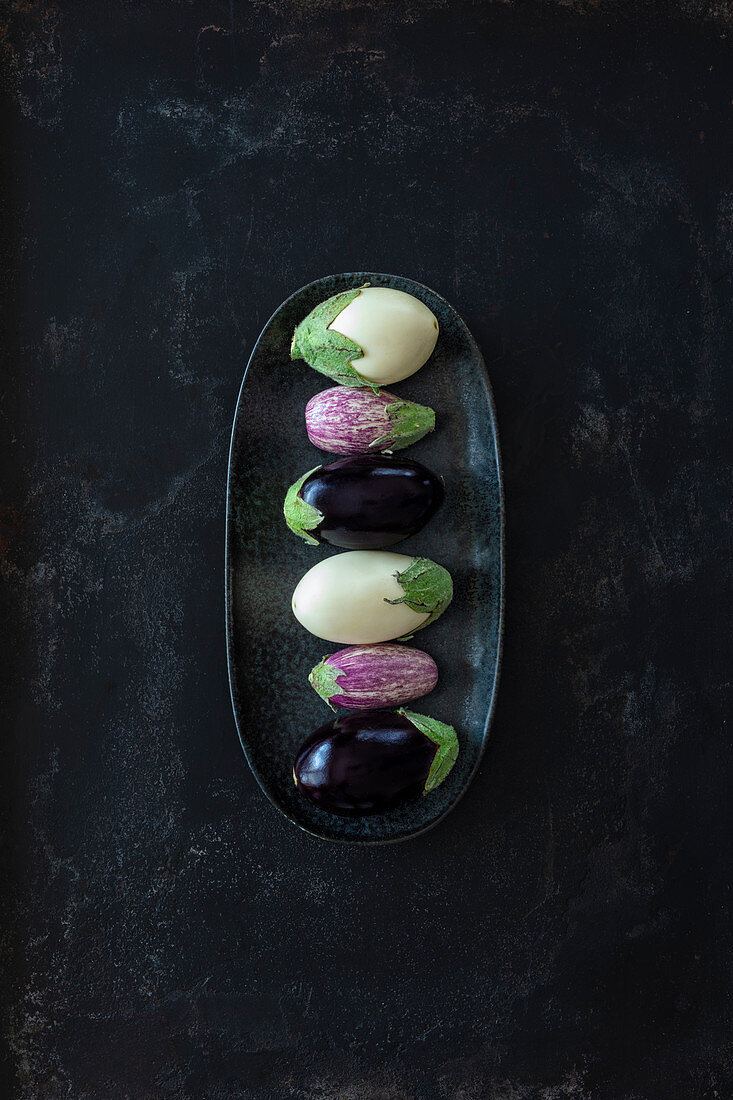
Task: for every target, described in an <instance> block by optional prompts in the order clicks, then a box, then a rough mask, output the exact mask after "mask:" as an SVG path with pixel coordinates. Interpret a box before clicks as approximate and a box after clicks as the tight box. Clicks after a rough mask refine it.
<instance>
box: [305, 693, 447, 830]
mask: <svg viewBox="0 0 733 1100" xmlns="http://www.w3.org/2000/svg"><path fill="white" fill-rule="evenodd" d="M457 756H458V739H457V737H456V732H455V730H454V729H453V727H452V726H448V725H446V724H445V723H443V722H438V721H436V719H433V718H428V717H426V716H425V715H421V714H414V713H413V712H412V711H407V710H399V711H396V712H389V711H380V710H368V711H361V712H360V713H358V714H344V715H340V716H339V717H338V718H335V719H333V721H331V722H326V724H325V725H323V726H321V727H320V728H319V729H317V730H316V731H315V733H313V734H311V736H310V737H309V738H308V739H307V740H306V741H305V742H304V743H303V744H302V745H301V747H300V749H299V750H298V753H297V755H296V757H295V763H294V766H293V778H294V780H295V785H296V787H297V788H298V790H299V791H300V793H301V794H302V795H304V796H305V797H306V798H308V799H310V801H311V802H314V803H315V804H316V805H317V806H319V807H320V808H321V809H322V810H327V811H329V812H330V813H335V814H343V815H351V816H353V815H365V814H378V813H384V812H386V811H387V810H391V809H394V808H395V807H396V806H399V805H400V804H401V803H403V802H406V801H408V800H409V799H412V798H417V797H418V796H419V795H420V794H427V793H428V792H429V791H431V790H433V789H434V788H435V787H437V786H438V785H439V784H440V783H442V782H443V780H444V779H445V777H446V776H447V775H448V773H449V771H450V770H451V768H452V767H453V765H454V763H455V761H456V758H457Z"/></svg>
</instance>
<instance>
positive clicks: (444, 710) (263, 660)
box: [226, 272, 504, 844]
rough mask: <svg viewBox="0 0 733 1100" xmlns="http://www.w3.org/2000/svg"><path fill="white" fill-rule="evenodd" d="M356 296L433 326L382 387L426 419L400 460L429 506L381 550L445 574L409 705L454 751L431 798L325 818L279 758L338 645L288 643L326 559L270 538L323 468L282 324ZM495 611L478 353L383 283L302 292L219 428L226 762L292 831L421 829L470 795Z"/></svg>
mask: <svg viewBox="0 0 733 1100" xmlns="http://www.w3.org/2000/svg"><path fill="white" fill-rule="evenodd" d="M367 282H368V283H370V284H371V285H372V286H390V287H394V288H395V289H397V290H404V291H407V292H408V293H409V294H413V295H415V297H417V298H420V299H421V300H422V301H423V302H425V304H426V305H428V306H429V307H430V309H431V310H432V311H433V313H434V314H435V316H436V317H437V318H438V322H439V324H440V336H439V338H438V343H437V346H436V349H435V352H434V353H433V355H432V356H431V358H430V359H429V360H428V362H427V364H426V365H425V366H424V367H423V368H422V370H420V371H419V372H418V373H417V374H415V375H413V376H412V377H411V378H407V379H405V381H404V382H398V383H396V384H395V385H394V386H389V387H387V388H388V389H389V390H390V391H392V390H394V392H395V393H397V394H398V395H399V396H400V397H405V398H409V399H410V400H412V401H417V402H419V403H420V404H422V405H430V406H431V407H432V408H434V409H435V413H436V430H435V432H433V433H432V434H430V435H428V436H426V437H425V438H423V439H421V440H420V441H419V442H418V443H416V444H414V445H413V446H412V447H410V449H409V452H408V451H405V452H404V454H409V456H410V458H415V459H417V460H418V461H419V462H422V463H424V464H425V465H426V466H428V467H429V468H430V469H431V470H434V471H435V473H437V474H441V475H442V476H443V477H444V478H445V490H446V491H445V502H444V504H443V507H442V508H441V510H440V512H439V513H438V514H437V515H436V516H435V517H434V519H433V520H432V521H431V523H429V524H428V526H427V527H426V528H425V529H424V530H423V531H421V532H419V533H418V534H417V535H414V536H413V537H411V538H409V539H406V540H405V541H404V542H401V543H399V544H398V545H396V546H394V547H391V548H390V549H393V550H395V551H396V552H398V553H401V554H413V555H415V556H416V557H426V558H431V559H433V560H434V561H437V562H439V563H440V564H441V565H444V566H445V567H446V568H447V569H448V570H449V571H450V572H451V574H452V575H453V581H454V589H455V595H454V598H453V603H452V604H451V605H450V607H449V608H448V610H447V611H446V612H445V613H444V614H443V616H442V617H441V618H440V619H438V620H437V622H435V623H433V624H431V625H430V626H428V627H427V628H426V629H425V631H423V632H421V633H420V634H419V635H418V636H417V639H416V641H415V642H414V643H412V644H416V645H417V646H418V647H419V648H420V649H425V650H427V652H429V653H430V654H431V655H432V656H433V658H434V659H435V661H436V662H437V665H438V669H439V671H440V679H439V681H438V686H437V687H436V689H435V690H434V691H433V692H431V694H430V695H427V696H425V697H424V698H422V699H417V700H415V701H414V702H413V703H410V704H409V706H410V708H411V709H413V710H415V711H417V712H418V713H420V714H427V715H430V716H431V717H433V718H438V719H440V721H442V722H448V723H450V724H451V725H453V726H455V727H456V730H457V732H458V739H459V743H460V752H459V756H458V760H457V762H456V765H455V767H454V768H453V769H452V771H451V772H450V773H449V775H448V777H447V779H446V780H445V782H444V783H442V784H441V786H439V787H438V788H437V789H436V790H434V791H432V792H431V793H430V794H427V795H424V796H423V797H422V798H420V799H418V800H417V801H413V802H410V803H408V804H406V805H404V806H402V807H400V808H399V809H397V810H393V811H391V812H390V813H387V814H381V815H376V816H373V817H361V818H349V817H338V816H335V815H332V814H328V813H326V812H325V811H323V810H319V809H318V808H317V807H316V806H314V805H312V804H311V803H309V802H306V801H305V799H303V798H302V797H301V796H300V795H299V794H298V792H297V791H296V789H295V785H294V783H293V775H292V765H293V758H294V756H295V752H296V750H297V748H298V747H299V746H300V744H301V742H302V741H303V740H304V739H305V737H306V736H307V735H308V734H309V733H311V732H312V731H313V730H314V729H316V728H317V727H318V726H320V725H322V724H323V723H324V722H327V721H329V720H330V718H331V717H332V716H333V715H332V712H331V711H330V710H329V709H328V708H327V707H326V706H325V704H324V703H323V702H322V700H321V699H320V698H319V697H318V695H316V693H315V692H314V691H313V689H312V688H311V687H310V685H309V683H308V673H309V672H310V670H311V668H312V667H313V666H314V665H315V664H317V663H318V661H319V660H320V659H321V658H322V657H323V656H325V655H326V654H327V653H332V652H334V651H335V650H336V649H338V648H339V646H338V645H336V644H333V643H329V642H322V641H320V640H319V639H318V638H315V637H313V636H312V635H311V634H309V633H308V632H307V631H306V630H304V629H303V628H302V627H301V626H300V625H299V624H298V622H297V621H296V620H295V618H294V616H293V614H292V611H291V609H290V599H291V596H292V592H293V589H294V588H295V585H296V584H297V582H298V581H299V580H300V578H301V577H302V575H303V574H304V573H305V572H306V570H308V569H309V568H310V567H311V566H312V565H315V563H316V562H317V561H320V560H321V559H322V558H324V557H326V556H329V555H330V554H332V553H338V551H335V550H333V549H332V548H329V547H325V546H317V547H315V546H308V545H306V544H305V543H304V542H303V541H302V540H301V539H299V538H297V537H296V536H295V535H294V534H293V533H292V532H291V531H290V530H289V529H288V527H287V526H286V524H285V520H284V518H283V514H282V507H283V500H284V497H285V493H286V492H287V489H288V487H289V486H290V485H291V484H292V482H293V481H294V480H295V478H297V476H298V475H299V474H301V473H302V471H303V470H307V469H311V468H312V467H314V466H317V465H319V464H320V463H323V462H327V461H329V459H328V457H327V455H326V453H325V452H323V451H319V450H317V449H316V448H315V447H313V446H312V445H311V443H310V442H309V440H308V436H307V434H306V430H305V420H304V409H305V405H306V402H307V401H308V400H309V398H311V397H312V396H313V394H315V393H318V392H320V391H321V390H323V389H326V388H327V387H328V386H329V385H331V384H332V383H331V381H330V380H329V379H328V378H325V377H324V376H323V375H320V374H318V373H317V372H316V371H313V370H311V368H310V367H309V366H308V365H307V364H306V363H305V362H302V361H297V362H293V361H291V359H290V343H291V340H292V336H293V331H294V329H295V327H296V325H297V324H298V323H299V322H300V321H302V319H303V318H304V317H305V316H306V314H307V313H308V312H309V311H310V310H311V309H312V308H313V307H314V306H315V305H317V303H318V302H320V301H323V299H324V298H328V297H330V296H331V295H333V294H338V293H340V292H342V291H345V290H349V289H351V288H354V287H358V286H361V285H363V284H364V283H367ZM503 612H504V502H503V493H502V479H501V461H500V456H499V442H498V436H497V430H496V414H495V410H494V402H493V398H492V394H491V387H490V384H489V380H488V377H487V374H486V368H485V365H484V361H483V358H482V356H481V352H480V351H479V349H478V347H477V345H476V342H475V341H474V339H473V337H472V336H471V334H470V332H469V331H468V329H467V328H466V326H465V324H464V323H463V321H462V320H461V318H460V317H459V316H458V314H457V313H456V311H455V310H454V309H453V308H452V306H450V305H449V304H448V302H446V301H445V300H444V299H443V298H441V297H440V296H439V295H438V294H436V293H435V292H434V291H432V290H429V289H428V288H427V287H425V286H422V285H421V284H420V283H415V282H413V281H412V280H411V279H405V278H402V277H401V276H397V275H378V274H373V273H369V272H356V273H350V274H344V275H332V276H329V277H327V278H325V279H317V280H316V281H315V282H312V283H309V284H308V285H307V286H304V287H302V288H301V289H300V290H298V291H296V293H295V294H293V295H292V296H291V297H290V298H288V299H287V301H285V302H283V304H282V305H281V306H280V307H279V309H277V310H276V311H275V313H274V314H273V315H272V317H271V318H270V320H269V321H268V322H267V324H266V325H265V328H264V329H263V331H262V333H261V334H260V337H259V339H258V341H257V343H256V345H255V347H254V349H253V351H252V355H251V357H250V360H249V363H248V365H247V369H246V371H245V374H244V378H243V380H242V387H241V390H240V393H239V400H238V402H237V410H236V414H235V417H234V427H233V431H232V441H231V448H230V452H229V475H228V485H227V533H226V617H227V657H228V663H229V684H230V688H231V694H232V705H233V707H234V716H235V720H236V724H237V730H238V732H239V738H240V741H241V743H242V748H243V749H244V752H245V754H246V757H247V760H248V761H249V764H250V767H251V768H252V771H253V772H254V775H255V777H256V779H257V781H258V783H259V785H260V787H261V788H262V790H263V791H264V792H265V794H266V795H267V796H268V798H269V799H270V801H271V802H273V803H274V804H275V805H276V806H277V808H278V809H279V810H281V811H282V812H283V813H284V814H285V815H286V816H287V817H288V818H289V819H290V820H291V821H292V822H293V823H294V824H295V825H298V826H299V827H300V828H302V829H305V830H306V831H307V832H309V833H312V834H314V835H315V836H319V837H322V838H324V839H326V840H336V841H346V842H353V843H362V844H364V843H366V844H380V843H381V844H384V843H388V842H391V841H397V840H406V839H408V838H409V837H412V836H416V835H417V834H418V833H422V832H424V831H425V830H426V829H429V828H431V827H432V826H433V825H435V824H437V822H438V821H440V819H441V818H442V817H444V816H445V814H447V813H448V811H449V810H451V809H452V808H453V806H455V804H456V802H457V801H458V799H459V798H460V797H461V795H462V794H463V792H464V791H465V790H466V788H467V786H468V784H469V783H470V781H471V779H472V777H473V774H474V772H475V771H476V768H477V767H478V764H479V761H480V760H481V756H482V754H483V751H484V748H485V745H486V741H487V738H488V734H489V727H490V725H491V719H492V715H493V710H494V703H495V699H496V691H497V684H498V676H499V664H500V660H501V639H502V622H503Z"/></svg>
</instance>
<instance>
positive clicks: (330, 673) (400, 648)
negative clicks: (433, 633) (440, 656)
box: [308, 645, 438, 710]
mask: <svg viewBox="0 0 733 1100" xmlns="http://www.w3.org/2000/svg"><path fill="white" fill-rule="evenodd" d="M308 679H309V680H310V683H311V686H312V687H313V688H314V689H315V690H316V691H317V692H318V694H319V695H320V697H321V699H323V701H324V702H326V703H328V705H329V707H331V708H332V709H333V710H336V707H346V709H347V710H370V709H371V708H372V707H395V706H397V705H398V704H399V703H409V702H410V700H411V699H419V698H420V696H421V695H427V694H428V692H430V691H432V690H433V688H434V687H435V685H436V684H437V682H438V669H437V666H436V664H435V661H434V660H433V658H432V657H431V656H430V654H429V653H423V651H422V650H421V649H412V648H411V647H410V646H406V645H354V646H349V648H348V649H340V650H339V651H338V653H332V654H331V655H330V656H329V657H324V658H323V660H322V661H319V663H318V664H317V665H316V666H315V668H313V669H312V670H311V674H310V676H309V677H308Z"/></svg>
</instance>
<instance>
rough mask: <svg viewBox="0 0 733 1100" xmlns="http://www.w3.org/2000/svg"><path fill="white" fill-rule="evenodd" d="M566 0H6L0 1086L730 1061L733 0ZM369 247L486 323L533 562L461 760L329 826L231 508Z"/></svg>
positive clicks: (569, 1082) (512, 521)
mask: <svg viewBox="0 0 733 1100" xmlns="http://www.w3.org/2000/svg"><path fill="white" fill-rule="evenodd" d="M601 7H603V5H601ZM571 8H573V9H576V10H569V9H564V8H562V7H561V6H557V7H552V6H549V5H546V6H544V7H536V8H529V7H527V6H526V5H522V6H521V8H517V9H516V10H515V9H513V8H511V7H510V8H507V7H505V6H503V5H499V6H495V5H489V4H477V5H475V6H471V5H469V4H463V3H455V4H452V5H451V4H447V3H427V2H426V3H419V2H412V3H407V4H404V5H403V4H388V3H384V4H382V3H373V4H371V5H366V4H363V3H360V2H359V0H355V2H346V0H344V2H343V3H342V4H340V5H332V4H330V3H328V2H326V0H319V2H316V0H313V3H310V4H305V3H282V4H275V3H273V4H270V5H268V4H264V3H253V4H250V5H245V4H243V3H241V0H237V2H235V3H232V4H231V5H230V4H229V3H228V2H222V3H210V2H206V0H204V2H201V3H196V4H192V3H191V4H189V3H183V2H181V3H171V4H164V3H142V2H140V3H134V2H127V3H122V2H120V3H117V4H111V3H109V2H100V3H94V4H81V3H71V2H65V3H58V4H56V5H54V6H53V7H52V6H50V5H49V6H46V5H41V4H35V3H33V2H23V3H21V2H20V0H17V2H11V3H7V2H6V3H4V4H3V6H2V20H3V23H4V24H5V32H4V33H3V35H2V37H1V38H0V45H1V46H2V50H3V53H4V68H5V77H6V84H7V89H8V102H7V105H6V109H5V112H4V118H5V120H6V122H7V123H8V124H9V130H10V134H9V138H10V140H11V141H12V146H13V160H12V164H11V165H10V166H9V167H8V165H7V161H5V162H4V164H5V167H4V169H3V170H4V172H5V180H4V187H3V197H4V214H5V221H4V226H5V229H6V231H7V232H6V245H7V246H8V248H7V252H6V262H5V264H4V268H5V271H6V273H7V274H6V276H5V278H4V282H3V286H4V293H5V297H6V300H9V308H8V309H7V311H6V312H5V314H4V324H3V340H2V345H3V353H4V355H5V356H6V357H7V363H8V366H9V368H10V376H11V378H12V377H13V376H14V378H15V381H13V382H12V383H9V384H6V385H4V386H3V397H2V404H1V405H0V414H1V419H2V432H3V439H4V442H5V444H6V446H5V449H4V457H3V478H2V492H3V498H2V522H1V526H0V533H1V534H2V543H3V559H2V560H3V565H2V569H3V582H4V586H3V596H2V600H3V611H2V614H3V619H2V622H3V624H4V630H3V650H4V659H3V664H2V677H3V697H4V699H5V703H4V710H3V718H2V739H1V744H2V753H3V755H4V757H5V759H4V760H3V762H2V777H3V780H4V783H5V786H6V787H7V790H8V793H9V795H10V801H9V803H7V805H8V806H9V809H8V810H7V812H6V813H5V816H4V824H5V826H6V829H7V840H6V842H5V843H4V844H3V848H2V850H3V858H4V861H5V862H6V868H5V869H6V870H7V872H8V874H7V886H6V888H5V890H4V894H3V910H2V919H3V925H4V930H3V935H2V949H3V960H4V961H3V977H4V980H5V982H6V993H5V995H4V997H3V1010H4V1031H5V1034H6V1037H7V1042H8V1048H7V1053H8V1057H7V1061H6V1063H5V1068H4V1070H3V1073H4V1078H3V1081H2V1085H3V1095H11V1096H17V1097H22V1098H23V1100H27V1098H35V1097H41V1096H43V1097H54V1098H55V1097H67V1096H70V1097H74V1098H86V1097H114V1098H117V1097H130V1098H134V1100H140V1098H143V1097H145V1098H147V1097H192V1098H194V1097H195V1098H199V1097H207V1098H208V1097H212V1098H224V1097H227V1098H229V1097H242V1098H256V1100H261V1098H269V1097H273V1098H281V1097H284V1098H287V1097H294V1098H297V1100H345V1098H348V1100H377V1098H379V1100H408V1098H409V1100H443V1098H446V1097H450V1098H455V1100H484V1098H490V1100H559V1098H562V1100H564V1098H566V1097H568V1098H572V1100H627V1098H628V1100H632V1098H634V1100H697V1098H703V1097H704V1098H710V1100H712V1098H713V1097H721V1098H723V1097H727V1096H730V1095H731V1089H732V1087H733V1086H732V1084H731V1078H730V1064H731V1062H730V1048H729V1045H728V1044H729V1039H728V1034H729V1031H728V1028H727V1027H726V1022H725V1014H726V999H725V997H726V988H727V984H728V983H727V969H726V963H725V958H726V948H727V947H728V946H729V938H728V923H727V919H726V904H727V892H726V891H727V884H728V881H729V875H730V860H731V851H730V843H729V838H730V818H729V801H730V798H729V795H728V793H727V792H726V785H725V779H724V775H725V766H726V754H727V741H726V735H725V730H724V721H723V718H724V683H725V680H726V678H727V675H728V666H729V659H728V653H727V649H728V648H729V647H728V646H727V644H726V642H727V628H728V625H729V618H728V606H729V593H730V589H729V588H728V587H727V586H726V575H727V564H726V558H727V555H728V554H729V549H730V547H729V542H728V541H727V538H726V528H725V526H724V519H725V510H726V505H727V501H728V496H727V493H728V489H727V486H726V481H725V474H726V470H725V467H724V465H723V458H724V455H723V450H724V442H725V422H724V410H723V403H724V402H725V401H729V394H727V393H726V387H725V386H724V383H725V382H727V378H728V377H729V374H730V363H731V356H732V353H733V347H732V343H733V341H732V340H731V331H732V327H731V297H730V286H731V266H732V265H733V257H731V246H732V244H733V193H732V191H733V188H732V186H731V174H730V163H731V158H730V134H731V120H730V99H731V82H730V73H731V59H730V52H729V47H728V45H727V42H726V34H727V35H730V33H731V28H732V23H733V21H732V20H731V19H730V16H729V14H727V8H726V6H725V5H724V4H716V5H713V6H711V7H710V8H709V9H708V8H707V7H706V6H705V5H703V4H695V3H692V2H690V3H682V4H681V5H679V8H680V11H684V12H687V13H692V14H693V15H696V16H697V19H692V18H691V17H690V16H689V14H688V16H687V17H686V18H684V19H683V18H681V17H680V18H679V19H678V18H677V17H670V18H665V19H662V18H661V16H654V17H650V18H649V19H648V20H647V21H645V22H643V23H637V22H634V21H633V20H632V19H631V18H630V17H629V18H627V17H626V16H625V15H624V14H623V13H625V12H628V11H630V10H632V8H633V5H623V6H622V8H620V9H619V11H620V12H621V14H620V15H619V16H618V18H617V17H616V16H613V15H611V16H608V15H606V14H603V12H599V11H595V12H593V11H590V12H589V13H588V14H583V11H584V10H585V9H586V8H587V9H591V8H592V5H591V4H590V3H589V4H587V5H584V4H581V3H578V4H574V5H571ZM654 10H655V11H661V10H662V6H661V5H659V6H658V7H656V6H655V9H654ZM708 12H709V13H710V15H711V18H709V19H708V18H705V17H704V16H705V15H706V13H708ZM359 268H362V269H364V268H367V269H369V268H371V269H374V270H383V271H396V272H402V273H405V274H408V275H410V276H412V277H414V278H416V279H419V280H421V281H424V282H425V283H427V284H428V285H431V286H434V287H435V289H436V290H438V291H439V292H441V293H443V294H445V296H446V297H447V298H449V299H450V300H451V301H452V302H454V303H455V305H456V307H457V308H458V309H459V311H460V312H461V313H462V314H463V315H464V317H465V318H466V320H467V322H468V324H469V325H470V327H471V328H472V330H473V332H474V333H475V335H476V336H477V337H478V339H479V341H480V343H481V344H482V346H483V349H484V352H485V354H486V357H487V360H488V361H489V363H490V369H491V374H492V381H493V383H494V387H495V391H496V395H497V400H498V408H499V423H500V428H501V430H502V435H503V447H504V458H505V466H506V479H507V496H508V500H507V504H508V523H509V526H508V563H509V572H508V598H509V603H508V620H507V622H508V628H507V634H506V645H505V663H504V674H503V681H502V686H501V690H500V699H499V706H498V711H497V716H496V722H495V725H494V734H493V744H492V746H491V748H490V750H489V753H488V755H487V757H486V758H485V761H484V764H483V766H482V769H481V771H480V773H479V776H478V778H477V780H476V782H475V783H474V785H473V787H472V789H471V791H470V793H469V795H468V796H467V797H466V798H465V799H464V801H463V802H462V803H461V805H460V806H459V807H458V808H457V809H456V811H455V812H454V813H453V814H451V815H450V817H449V818H448V819H447V820H446V821H445V822H444V823H443V824H442V825H441V826H440V828H438V829H437V830H435V831H434V832H432V833H430V834H428V835H427V836H426V837H424V838H422V839H419V840H416V841H414V842H411V843H409V844H406V845H402V846H397V847H393V848H386V849H369V850H345V849H343V848H340V847H331V846H329V845H326V844H323V843H320V842H318V841H316V840H313V839H311V838H309V837H307V836H305V835H303V834H300V833H299V832H298V831H297V830H296V829H294V828H293V827H292V826H290V825H289V824H288V823H287V822H286V821H285V820H284V819H282V818H281V817H280V816H279V815H278V814H277V813H276V812H275V811H274V810H273V809H272V808H271V807H270V806H269V805H268V803H267V802H266V800H265V799H264V797H263V796H262V794H261V793H260V792H259V790H258V788H257V786H256V784H255V782H254V779H253V778H252V776H251V775H250V774H249V772H248V770H247V768H246V765H245V763H244V760H243V758H242V755H241V751H240V748H239V745H238V742H237V739H236V736H235V732H234V726H233V722H232V718H231V713H230V705H229V698H228V694H227V685H226V675H225V661H224V616H223V578H222V572H223V516H224V478H225V470H226V449H227V442H228V433H229V426H230V420H231V416H232V412H233V408H234V401H235V397H236V393H237V388H238V385H239V381H240V375H241V370H242V364H243V361H244V359H245V357H246V355H247V352H248V350H249V346H250V342H251V341H252V339H253V338H254V337H255V336H256V334H257V333H258V332H259V331H260V328H261V327H262V324H263V322H264V321H265V320H266V318H267V316H268V314H269V312H270V311H271V310H272V309H273V308H274V307H275V306H276V305H277V304H278V303H279V302H280V301H281V300H282V299H283V297H284V296H285V295H286V294H287V293H288V292H289V291H291V290H292V289H293V288H295V287H297V286H299V285H301V284H302V283H304V282H306V281H307V280H308V279H310V278H312V277H314V276H317V275H321V274H324V273H327V272H329V271H343V270H355V269H359Z"/></svg>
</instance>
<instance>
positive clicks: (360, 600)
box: [292, 550, 453, 645]
mask: <svg viewBox="0 0 733 1100" xmlns="http://www.w3.org/2000/svg"><path fill="white" fill-rule="evenodd" d="M452 598H453V581H452V580H451V575H450V573H449V572H448V570H447V569H443V567H442V565H436V563H435V562H434V561H430V560H429V559H428V558H410V557H407V555H405V554H394V553H390V551H389V550H352V551H350V552H348V553H346V554H336V555H335V557H331V558H324V559H323V561H319V562H318V563H317V564H316V565H314V566H313V568H312V569H309V570H308V572H307V573H306V574H305V575H304V576H303V577H301V579H300V581H299V583H298V585H297V587H296V589H295V591H294V592H293V605H292V606H293V614H294V615H295V617H296V619H297V620H298V622H299V623H300V624H301V626H304V627H305V629H306V630H310V632H311V634H315V636H316V637H317V638H323V639H324V640H325V641H327V642H340V643H341V644H342V645H368V644H370V643H372V642H389V641H392V639H393V638H406V637H409V636H411V635H412V634H414V633H415V631H417V630H422V628H423V627H424V626H427V625H428V623H430V622H432V621H433V619H437V618H438V616H439V615H442V614H443V612H444V611H445V609H446V607H447V606H448V604H449V603H450V602H451V599H452Z"/></svg>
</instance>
